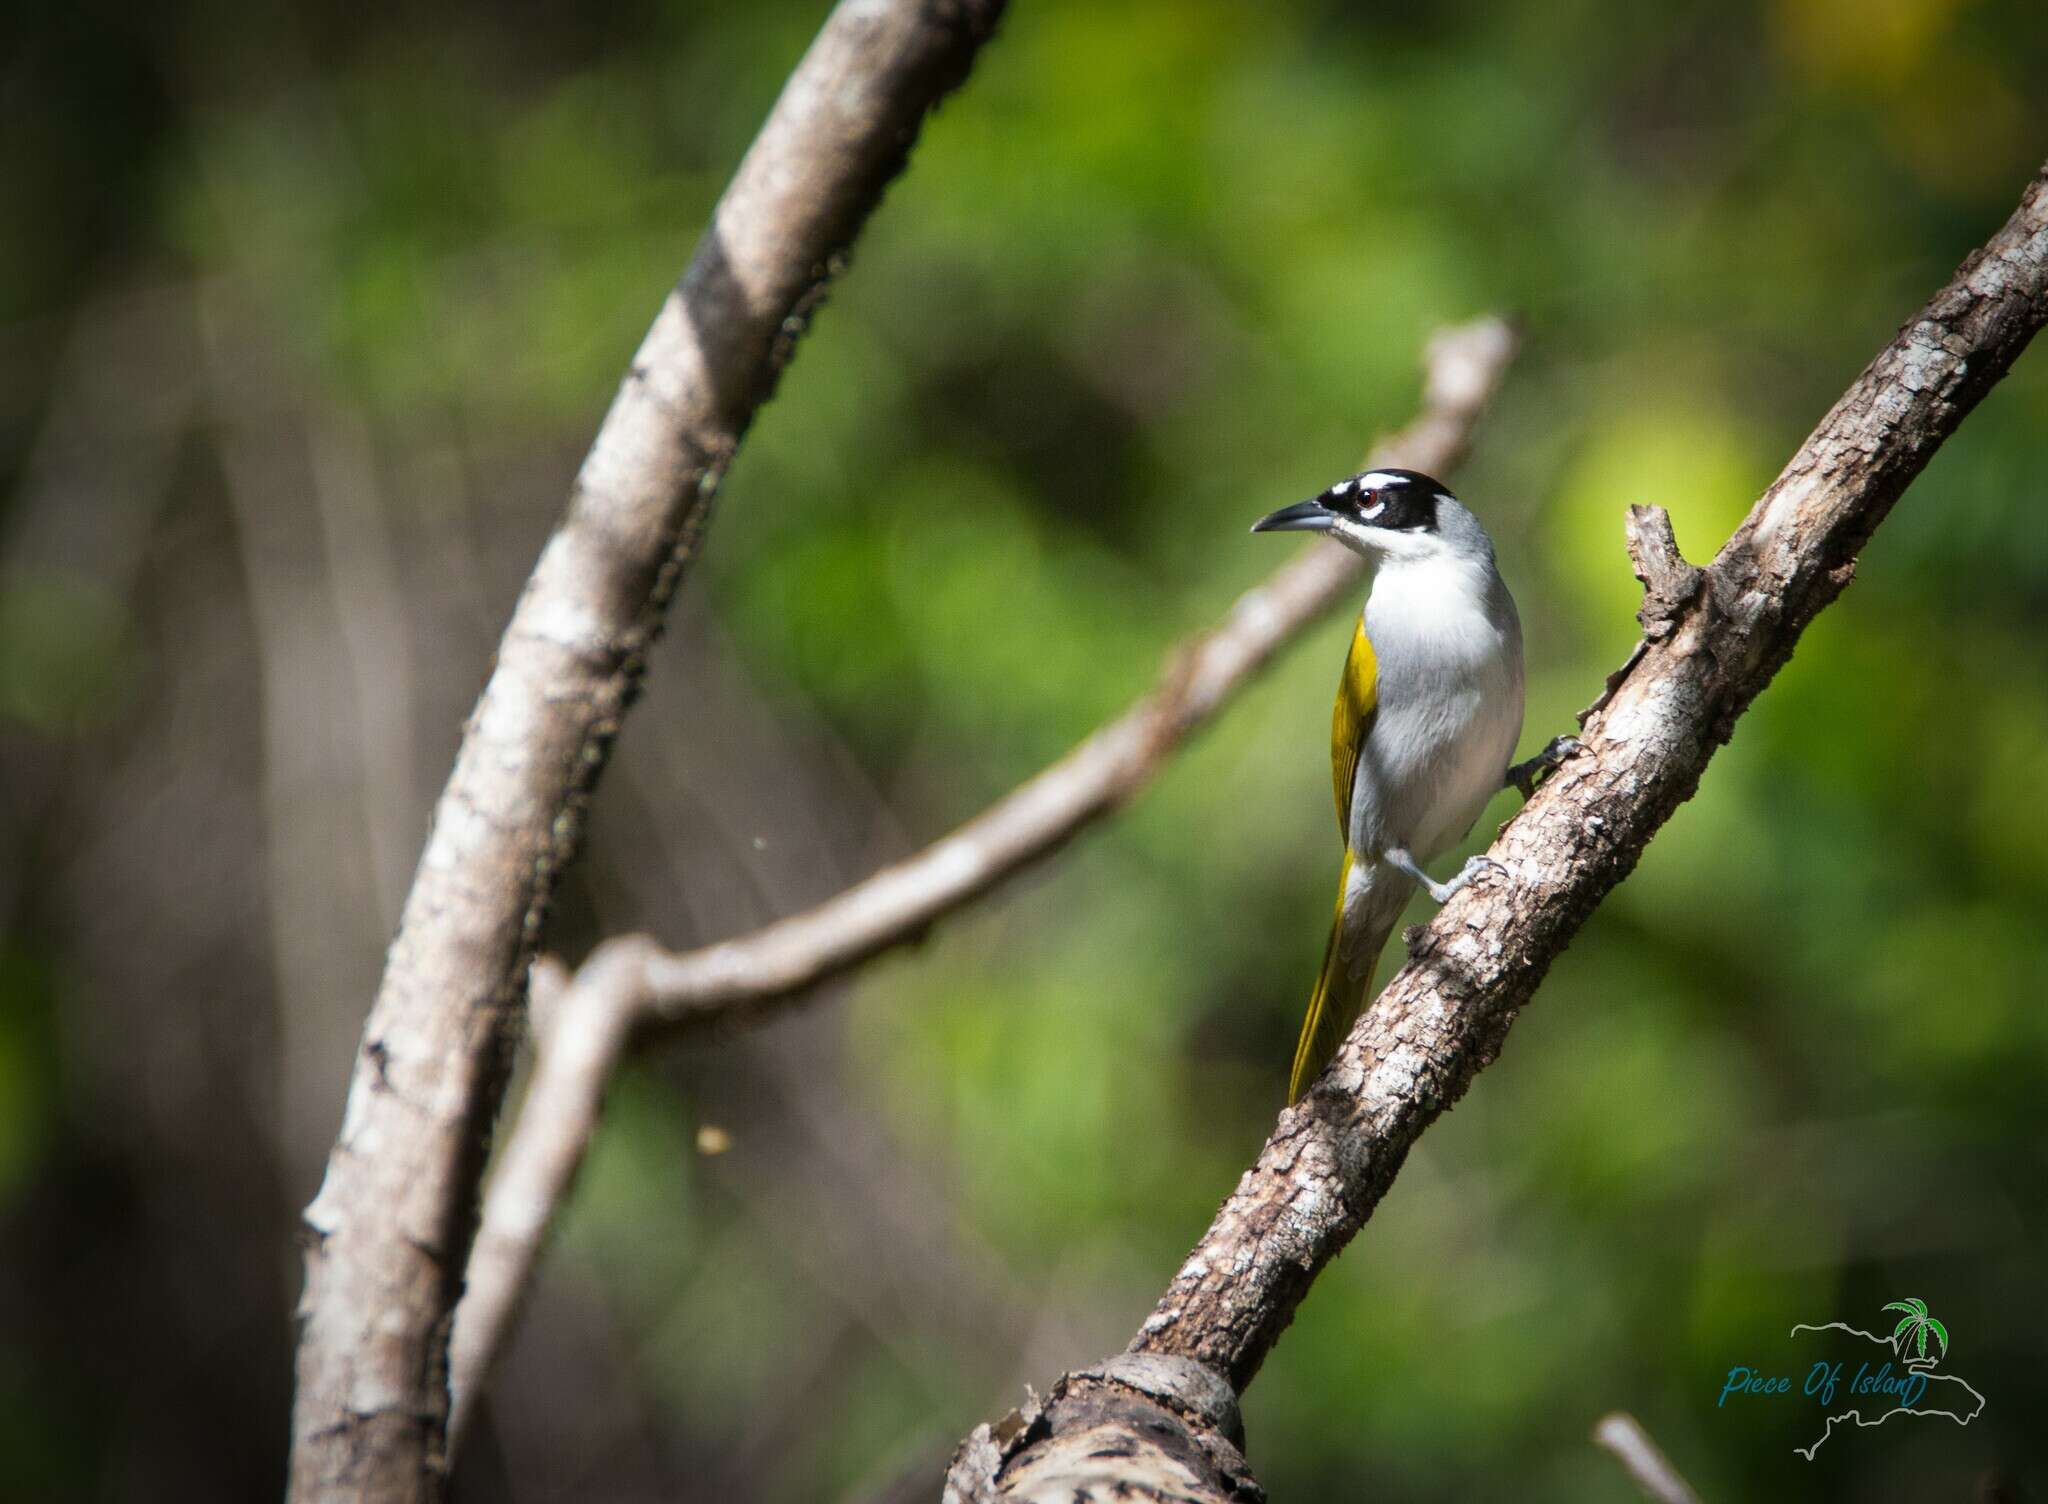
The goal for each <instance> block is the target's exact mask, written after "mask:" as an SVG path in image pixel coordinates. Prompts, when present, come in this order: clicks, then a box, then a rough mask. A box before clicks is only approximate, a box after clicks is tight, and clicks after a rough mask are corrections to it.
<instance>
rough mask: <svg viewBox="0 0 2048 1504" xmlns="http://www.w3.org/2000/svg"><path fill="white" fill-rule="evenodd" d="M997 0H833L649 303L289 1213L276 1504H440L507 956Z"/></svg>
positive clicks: (482, 711)
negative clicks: (772, 398) (320, 1169)
mask: <svg viewBox="0 0 2048 1504" xmlns="http://www.w3.org/2000/svg"><path fill="white" fill-rule="evenodd" d="M1002 9H1003V0H842V3H841V4H840V5H839V6H838V7H837V8H836V9H835V10H834V11H833V13H832V16H831V18H830V19H829V20H828V21H827V22H826V25H825V27H824V29H823V31H822V32H821V33H820V34H819V36H818V38H817V40H816V42H815V43H813V45H812V47H811V49H810V51H809V52H808V53H807V54H806V55H805V57H804V59H803V61H802V62H801V63H800V64H799V65H798V67H797V69H796V71H795V72H794V73H793V74H792V75H791V77H790V80H789V83H788V84H787V85H786V86H785V88H784V90H783V93H782V96H781V98H780V99H778V100H777V101H776V105H775V109H774V111H773V112H772V113H771V115H770V116H769V118H768V121H767V123H766V124H765V125H764V126H763V128H762V131H761V134H760V136H759V137H758V138H757V139H756V140H755V142H754V144H753V146H752V148H751V149H750V150H749V151H748V153H747V156H746V158H745V160H744V161H743V162H742V163H741V164H740V167H739V170H738V172H737V173H736V174H735V176H734V178H733V181H732V183H731V185H730V186H729V187H728V188H727V190H726V193H725V196H724V197H723V199H721V200H720V202H719V205H718V207H717V209H716V211H715V212H714V214H713V217H712V222H711V226H710V228H709V230H708V231H707V232H706V234H705V236H704V238H703V240H702V241H701V242H700V243H699V245H698V247H697V251H696V254H695V256H694V257H693V258H692V260H691V262H690V266H689V269H688V270H687V271H686V272H685V273H684V275H683V278H682V280H681V282H680V283H679V284H678V285H677V287H676V288H675V290H674V291H673V292H672V293H671V294H670V295H669V297H668V299H667V300H666V301H665V302H664V303H663V305H662V308H661V311H660V313H659V315H658V316H657V317H656V319H655V321H654V324H653V327H652V328H651V329H650V330H649V331H648V334H647V337H646V339H645V341H644V342H643V343H642V345H641V347H640V350H639V353H638V354H637V355H636V356H635V357H634V360H633V364H632V367H631V369H630V370H629V371H628V373H627V375H626V378H625V380H624V382H623V383H622V384H621V386H620V388H619V392H618V395H617V397H616V398H615V399H614V400H613V402H612V406H611V410H610V411H609V412H608V413H607V414H606V415H605V419H604V423H603V425H602V427H601V428H600V429H599V431H598V434H597V438H596V440H595V442H594V443H593V444H592V446H591V449H590V452H589V454H588V456H587V457H586V458H585V460H584V462H583V466H582V469H581V471H580V472H579V474H578V475H577V477H576V483H575V486H574V489H573V490H572V492H571V495H570V498H569V506H568V511H567V514H566V516H565V517H564V519H563V522H562V524H561V526H560V528H559V529H558V530H557V531H556V533H555V535H554V536H553V537H552V538H551V539H550V540H549V541H548V545H547V547H546V549H545V550H544V551H543V552H542V554H541V557H540V561H539V563H538V564H537V565H536V566H535V569H534V572H533V576H532V578H531V579H530V580H528V582H527V584H526V588H525V590H524V591H523V593H522V594H521V596H520V599H519V603H518V605H517V607H516V608H515V609H514V611H513V614H512V619H511V622H510V624H509V625H508V626H507V628H506V630H505V636H504V640H503V642H502V644H501V645H500V648H499V652H498V659H497V665H496V667H495V669H494V670H493V672H492V674H491V677H490V681H489V683H488V684H487V685H486V686H485V688H484V691H483V694H482V697H481V698H480V699H479V700H478V702H477V706H476V710H475V713H474V714H473V715H472V716H471V718H470V721H469V723H468V725H467V727H466V728H465V730H464V735H463V739H462V746H461V749H460V751H459V752H458V753H457V756H456V762H455V769H454V772H453V773H452V774H451V775H450V778H449V781H448V785H447V788H446V789H445V790H444V791H443V793H442V796H441V799H440V803H439V805H438V806H437V808H436V810H435V814H434V825H433V831H432V834H431V836H430V837H429V839H428V842H427V846H426V850H425V852H424V853H423V855H422V857H421V860H420V865H419V869H418V871H417V873H416V874H415V876H414V879H413V886H412V890H411V892H410V894H409V895H408V897H407V899H406V903H405V909H404V913H403V915H402V917H401V920H400V924H399V932H398V938H397V940H396V941H395V943H394V944H393V946H392V948H391V953H390V957H389V960H388V962H387V965H386V970H385V973H384V978H383V982H382V984H381V986H380V987H379V989H378V994H377V999H376V1002H375V1004H374V1006H373V1007H372V1009H371V1012H370V1017H369V1021H368V1024H367V1026H366V1028H365V1030H364V1034H363V1043H362V1047H361V1049H360V1051H359V1052H358V1054H357V1058H356V1066H355V1073H354V1079H353V1081H352V1083H351V1086H350V1090H349V1098H348V1106H347V1109H346V1112H345V1115H344V1118H343V1122H342V1128H341V1134H340V1138H339V1140H338V1141H337V1143H336V1144H335V1148H334V1152H333V1154H332V1156H331V1158H330V1159H329V1161H328V1165H327V1174H326V1178H325V1180H324V1181H323V1183H322V1185H321V1187H320V1192H319V1194H318V1196H316V1197H315V1199H314V1201H313V1203H312V1205H311V1206H309V1207H308V1208H307V1209H306V1213H305V1218H304V1235H303V1241H304V1245H305V1260H306V1287H305V1293H304V1295H303V1297H302V1299H301V1301H300V1305H299V1313H298V1314H299V1322H300V1336H299V1351H298V1363H297V1379H298V1391H297V1396H296V1400H295V1403H294V1408H293V1418H292V1438H293V1445H292V1463H291V1485H290V1491H291V1495H292V1497H294V1498H295V1499H300V1500H312V1499H316V1498H328V1497H336V1496H340V1495H343V1494H346V1495H347V1496H349V1497H351V1498H357V1497H362V1498H377V1499H412V1498H423V1497H425V1498H432V1497H438V1496H439V1495H440V1494H441V1493H442V1492H443V1487H444V1484H445V1476H446V1453H445V1447H444V1443H443V1426H444V1418H445V1416H446V1412H447V1406H448V1386H447V1377H446V1344H447V1336H448V1328H449V1322H450V1319H451V1316H452V1313H453V1308H454V1304H455V1298H456V1294H457V1292H458V1290H459V1288H460V1274H461V1270H462V1268H463V1265H464V1263H465V1262H466V1259H467V1255H468V1252H469V1245H470V1240H471V1235H472V1232H473V1230H474V1226H475V1215H476V1202H477V1186H478V1182H479V1179H480V1177H481V1174H482V1168H483V1158H484V1147H485V1141H486V1138H487V1135H488V1131H489V1127H490V1124H491V1122H492V1120H493V1118H494V1117H495V1115H496V1113H497V1109H498V1105H499V1100H500V1098H501V1097H502V1095H503V1091H504V1080H505V1074H506V1061H507V1057H508V1054H509V1047H510V1039H511V1036H512V1033H513V1025H514V1023H515V1021H516V1018H517V1013H518V1007H519V1001H520V996H521V992H522V989H523V987H524V983H525V977H526V969H527V962H528V960H529V959H530V957H531V955H532V953H533V947H534V944H535V940H536V938H537V936H538V933H539V931H540V927H541V923H542V920H543V917H544V915H545V912H546V907H547V901H548V897H549V894H550V892H551V890H552V888H553V885H554V879H555V876H556V874H557V873H558V872H559V871H560V870H561V868H562V866H563V865H564V863H566V862H567V861H568V859H569V858H570V856H571V854H572V853H573V852H574V850H575V846H576V839H577V834H578V829H579V825H580V816H581V809H582V804H583V801H584V800H585V799H586V798H587V796H588V794H589V791H590V789H591V787H592V785H593V784H594V783H595V781H596V778H597V775H598V773H599V772H600V770H601V769H602V768H603V766H604V763H605V758H606V753H607V750H608V748H609V746H610V743H611V740H612V738H613V737H614V736H616V735H617V733H618V729H619V725H620V722H621V719H622V718H623V717H624V715H625V712H626V710H627V707H628V706H629V705H630V703H631V701H632V698H633V695H634V693H635V691H636V690H637V688H638V685H639V681H640V677H641V673H642V669H643V665H644V662H645V657H646V653H647V649H648V647H649V645H650V644H651V642H652V640H653V638H654V636H655V634H656V633H657V631H658V630H659V628H660V625H661V620H662V616H663V613H664V610H665V608H666V606H667V603H668V601H669V598H670V597H671V596H672V595H673V594H674V592H675V589H676V587H677V585H678V583H679V582H680V580H681V578H682V575H683V572H684V570H685V569H686V568H687V567H688V565H689V563H690V561H691V560H692V559H693V558H694V556H695V554H696V551H697V549H698V546H699V544H700V542H701V539H702V536H703V532H704V529H705V526H706V524H707V523H708V521H709V516H710V507H711V498H712V495H713V493H714V492H715V491H716V489H717V485H718V481H719V478H720V476H721V475H722V474H723V473H724V470H725V467H726V465H727V464H728V463H729V462H730V460H731V458H732V455H733V451H734V450H735V448H736V447H737V446H738V444H739V441H740V437H741V435H742V434H743V433H744V432H745V430H746V427H747V425H748V423H749V422H750V421H751V419H752V417H753V415H754V413H755V411H756V410H757V409H758V408H759V407H760V405H761V403H762V402H764V401H765V400H766V399H767V397H768V395H769V393H770V392H771V391H772V389H773V387H774V385H775V381H776V378H777V376H778V375H779V373H780V372H781V370H782V368H783V366H784V365H785V364H786V363H787V362H788V359H789V356H790V353H791V351H792V349H793V347H794V344H795V341H796V339H797V337H798V336H799V335H800V334H801V333H802V331H803V328H804V326H805V323H806V321H807V320H808V319H809V317H810V316H811V314H812V313H813V312H814V311H815V310H816V308H817V306H818V304H819V303H820V301H821V300H822V298H823V295H824V292H825V289H826V287H827V286H828V284H829V282H830V280H831V278H832V277H833V276H834V275H835V274H836V273H837V272H838V271H839V270H840V269H841V267H842V265H843V262H844V258H845V253H846V250H847V248H848V246H849V245H850V244H851V243H852V241H853V238H854V236H855V235H856V234H857V233H858V231H859V229H860V227H861V224H862V223H863V221H865V220H866V218H867V216H868V214H869V212H870V211H871V210H872V209H873V208H874V206H875V204H876V203H877V202H878V201H879V199H880V197H881V194H882V191H883V189H884V188H885V187H886V185H887V184H888V182H889V180H890V179H891V178H893V177H894V176H895V175H896V173H897V172H898V171H900V170H901V168H902V166H903V164H904V162H905V160H906V158H907V155H908V152H909V149H910V145H911V143H912V142H913V141H914V140H915V138H916V134H917V131H918V128H919V126H920V124H921V122H922V121H923V119H924V116H925V114H926V113H927V112H928V111H929V110H930V109H931V108H932V106H933V105H934V104H936V103H937V102H938V100H939V99H940V98H942V97H943V96H944V95H945V94H946V93H947V92H948V91H950V90H951V89H952V88H953V87H954V86H955V85H957V84H958V83H959V82H960V81H961V80H962V79H963V78H964V77H965V76H966V73H967V70H968V68H969V66H970V65H971V64H972V62H973V59H974V57H975V55H976V53H977V51H978V50H979V49H980V47H981V44H982V43H983V42H984V41H986V40H987V38H988V36H989V35H990V33H991V31H992V30H993V28H994V26H995V23H996V20H997V18H998V17H999V16H1000V14H1001V12H1002Z"/></svg>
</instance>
